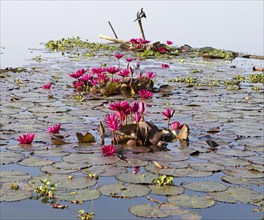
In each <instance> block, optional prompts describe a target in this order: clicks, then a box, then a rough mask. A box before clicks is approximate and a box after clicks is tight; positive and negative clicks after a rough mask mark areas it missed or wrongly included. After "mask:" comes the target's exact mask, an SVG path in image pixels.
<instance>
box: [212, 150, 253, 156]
mask: <svg viewBox="0 0 264 220" xmlns="http://www.w3.org/2000/svg"><path fill="white" fill-rule="evenodd" d="M216 153H217V154H220V155H224V156H234V157H248V156H254V155H256V153H255V152H253V151H249V150H239V149H222V150H218V151H217V152H216Z"/></svg>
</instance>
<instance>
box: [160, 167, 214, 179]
mask: <svg viewBox="0 0 264 220" xmlns="http://www.w3.org/2000/svg"><path fill="white" fill-rule="evenodd" d="M159 173H160V174H163V175H170V176H175V177H207V176H211V175H213V173H212V172H207V171H199V170H194V169H192V168H186V169H171V168H167V169H161V170H160V171H159Z"/></svg>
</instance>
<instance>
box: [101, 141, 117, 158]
mask: <svg viewBox="0 0 264 220" xmlns="http://www.w3.org/2000/svg"><path fill="white" fill-rule="evenodd" d="M101 151H102V154H103V155H104V156H105V157H108V156H113V155H114V153H115V151H116V149H115V147H114V145H112V144H110V145H104V146H103V147H102V148H101Z"/></svg>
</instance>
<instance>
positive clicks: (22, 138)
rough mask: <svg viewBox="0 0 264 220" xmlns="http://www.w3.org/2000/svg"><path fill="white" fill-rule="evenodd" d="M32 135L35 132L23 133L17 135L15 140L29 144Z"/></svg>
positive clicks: (33, 135) (32, 137)
mask: <svg viewBox="0 0 264 220" xmlns="http://www.w3.org/2000/svg"><path fill="white" fill-rule="evenodd" d="M34 137H35V134H32V133H29V134H23V135H22V136H19V137H18V138H17V141H19V143H20V144H31V143H32V141H33V139H34Z"/></svg>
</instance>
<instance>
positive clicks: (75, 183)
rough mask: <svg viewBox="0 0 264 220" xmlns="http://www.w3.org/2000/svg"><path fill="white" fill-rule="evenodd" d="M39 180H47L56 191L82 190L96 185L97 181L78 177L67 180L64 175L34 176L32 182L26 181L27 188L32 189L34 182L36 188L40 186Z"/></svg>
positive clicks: (66, 176)
mask: <svg viewBox="0 0 264 220" xmlns="http://www.w3.org/2000/svg"><path fill="white" fill-rule="evenodd" d="M40 179H41V180H43V179H48V180H49V181H50V182H51V183H52V184H57V188H56V189H57V190H75V189H84V188H88V187H90V186H93V185H95V184H96V183H97V180H96V179H95V178H90V177H83V176H80V177H73V178H72V179H69V178H68V175H65V174H53V175H48V174H45V175H40V176H36V177H34V178H33V180H30V181H28V185H29V187H32V182H34V183H35V184H36V186H40V181H39V180H40Z"/></svg>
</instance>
